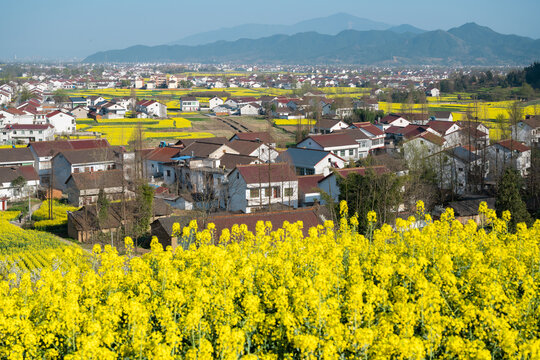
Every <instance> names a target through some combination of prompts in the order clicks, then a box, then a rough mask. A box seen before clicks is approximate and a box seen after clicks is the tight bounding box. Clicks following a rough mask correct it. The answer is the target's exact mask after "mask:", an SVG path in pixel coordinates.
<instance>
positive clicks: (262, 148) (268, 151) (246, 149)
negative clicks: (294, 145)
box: [227, 140, 279, 162]
mask: <svg viewBox="0 0 540 360" xmlns="http://www.w3.org/2000/svg"><path fill="white" fill-rule="evenodd" d="M227 145H228V146H229V147H230V148H231V149H234V150H235V151H237V152H238V154H240V155H245V156H252V157H256V158H257V159H259V160H261V161H262V162H274V160H275V159H276V158H277V156H278V155H279V153H278V152H277V151H276V150H275V149H274V148H272V147H270V146H269V145H267V144H266V143H264V142H260V141H249V140H234V141H230V142H229V143H228V144H227Z"/></svg>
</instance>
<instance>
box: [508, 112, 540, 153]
mask: <svg viewBox="0 0 540 360" xmlns="http://www.w3.org/2000/svg"><path fill="white" fill-rule="evenodd" d="M512 131H513V134H514V138H515V139H516V140H517V141H521V142H523V143H525V144H526V145H527V146H533V145H535V144H536V145H538V144H540V115H536V116H527V118H526V119H525V120H522V121H520V122H518V123H517V125H516V127H515V128H514V129H512Z"/></svg>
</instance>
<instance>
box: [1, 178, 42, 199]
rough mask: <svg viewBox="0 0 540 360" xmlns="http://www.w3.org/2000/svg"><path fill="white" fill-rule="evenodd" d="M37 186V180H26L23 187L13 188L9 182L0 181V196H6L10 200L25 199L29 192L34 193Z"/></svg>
mask: <svg viewBox="0 0 540 360" xmlns="http://www.w3.org/2000/svg"><path fill="white" fill-rule="evenodd" d="M38 186H39V181H37V180H31V181H28V182H27V183H26V186H25V188H23V189H15V188H14V187H12V186H11V182H6V183H0V198H3V197H7V198H8V199H9V200H10V201H13V200H20V199H25V198H26V197H27V196H28V194H29V193H30V194H35V193H36V191H37V189H38Z"/></svg>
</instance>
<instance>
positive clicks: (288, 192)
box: [283, 188, 293, 196]
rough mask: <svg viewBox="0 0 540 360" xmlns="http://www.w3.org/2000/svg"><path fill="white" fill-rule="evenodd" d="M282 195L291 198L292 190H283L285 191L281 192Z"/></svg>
mask: <svg viewBox="0 0 540 360" xmlns="http://www.w3.org/2000/svg"><path fill="white" fill-rule="evenodd" d="M283 194H284V195H285V196H293V188H285V190H284V191H283Z"/></svg>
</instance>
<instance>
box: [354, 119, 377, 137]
mask: <svg viewBox="0 0 540 360" xmlns="http://www.w3.org/2000/svg"><path fill="white" fill-rule="evenodd" d="M352 125H354V126H355V127H357V128H358V129H363V130H365V131H367V132H369V133H370V134H373V136H381V135H384V131H382V130H381V129H379V128H378V127H376V126H375V125H373V124H372V123H370V122H355V123H352Z"/></svg>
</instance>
